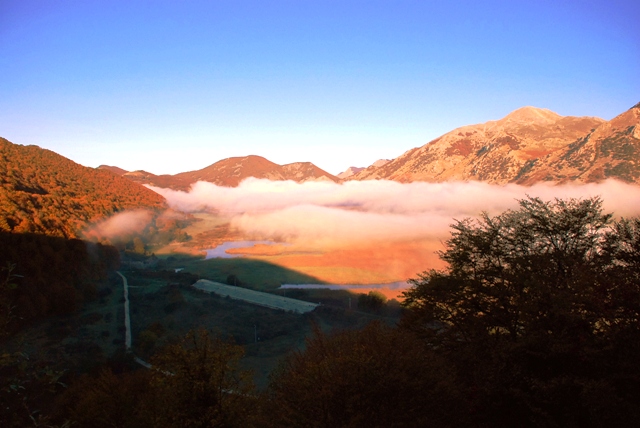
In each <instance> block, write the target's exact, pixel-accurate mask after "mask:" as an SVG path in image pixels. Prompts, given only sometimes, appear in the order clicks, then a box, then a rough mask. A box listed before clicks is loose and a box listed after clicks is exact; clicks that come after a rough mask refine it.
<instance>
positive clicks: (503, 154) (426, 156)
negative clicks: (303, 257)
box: [351, 107, 604, 183]
mask: <svg viewBox="0 0 640 428" xmlns="http://www.w3.org/2000/svg"><path fill="white" fill-rule="evenodd" d="M603 123H604V120H602V119H599V118H594V117H572V116H566V117H563V116H560V115H558V114H556V113H554V112H552V111H550V110H547V109H540V108H535V107H523V108H521V109H518V110H516V111H514V112H512V113H510V114H508V115H507V116H505V117H504V118H502V119H500V120H497V121H490V122H487V123H483V124H478V125H469V126H463V127H461V128H458V129H455V130H453V131H451V132H449V133H447V134H444V135H443V136H441V137H439V138H437V139H435V140H433V141H431V142H429V143H427V144H425V145H424V146H422V147H418V148H414V149H411V150H409V151H407V152H405V153H404V154H402V155H401V156H399V157H398V158H396V159H394V160H392V161H391V162H388V163H387V164H385V165H383V166H381V167H378V168H367V169H366V170H364V171H361V172H359V173H357V174H355V175H353V176H352V177H351V179H354V180H369V179H388V180H395V181H401V182H411V181H431V182H441V181H451V180H461V181H467V180H478V181H487V182H490V183H508V182H512V181H514V180H516V179H518V178H519V176H518V174H519V173H520V171H521V170H522V168H523V167H524V166H525V165H527V163H528V162H530V161H532V160H533V159H537V158H540V157H543V156H545V155H547V154H549V153H552V152H554V151H556V150H558V149H561V148H564V147H566V146H567V145H569V144H570V143H572V142H573V141H575V140H576V139H578V138H581V137H583V136H585V135H586V134H588V133H589V132H591V131H593V130H594V129H595V128H597V127H598V126H600V125H602V124H603Z"/></svg>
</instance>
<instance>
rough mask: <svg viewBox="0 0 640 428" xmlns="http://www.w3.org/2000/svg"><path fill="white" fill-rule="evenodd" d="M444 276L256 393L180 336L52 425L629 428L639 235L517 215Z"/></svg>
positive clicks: (488, 226)
mask: <svg viewBox="0 0 640 428" xmlns="http://www.w3.org/2000/svg"><path fill="white" fill-rule="evenodd" d="M440 256H441V258H442V259H443V260H445V261H446V262H448V268H447V269H445V270H442V271H435V270H432V271H427V272H424V273H423V274H421V275H420V276H419V277H418V278H416V279H414V280H412V284H413V288H411V289H410V290H409V291H408V292H406V300H405V302H404V305H405V307H406V312H405V314H404V315H403V318H402V320H401V322H400V324H399V325H398V326H396V327H386V326H382V325H380V324H376V323H374V324H370V325H369V326H368V327H367V328H365V329H364V330H361V331H345V332H338V333H336V334H333V335H325V334H323V333H321V332H320V330H319V329H317V331H316V333H315V334H314V335H313V337H311V338H310V339H309V340H308V342H307V346H306V347H305V349H304V350H300V351H296V352H294V353H292V354H291V355H290V356H289V357H287V358H286V359H285V360H284V361H283V362H282V364H281V366H280V368H279V369H278V370H276V371H275V372H274V373H273V374H272V377H271V382H270V384H269V386H268V388H267V389H266V390H265V391H261V392H259V391H256V390H255V388H253V386H252V384H251V381H250V377H249V376H248V374H247V373H246V372H244V371H243V370H242V369H241V368H240V365H239V358H240V355H241V352H242V348H241V347H239V346H236V345H231V344H228V343H225V342H224V341H221V340H219V339H217V338H215V337H211V336H210V335H209V334H208V333H206V332H204V331H200V332H195V333H190V334H189V335H187V337H185V338H184V340H182V342H180V343H175V344H172V345H170V346H168V347H167V348H165V349H164V350H161V351H159V352H158V353H157V355H156V356H155V357H154V358H153V359H152V364H154V369H153V370H142V371H141V370H135V371H124V372H118V371H117V370H114V369H113V367H112V368H110V369H107V370H105V371H103V372H102V373H101V374H99V375H96V376H88V377H86V378H83V379H80V380H78V381H76V382H74V384H73V385H72V386H71V387H70V388H69V389H68V390H67V392H66V393H65V394H62V395H60V396H59V401H56V403H55V405H54V406H53V409H52V411H51V413H50V419H48V420H47V422H48V423H51V424H60V425H62V424H65V423H66V424H70V423H72V422H73V423H76V424H77V426H87V427H88V426H91V427H112V426H118V427H129V426H131V427H146V426H149V427H151V426H153V427H170V426H171V427H177V426H191V427H214V426H229V427H233V426H242V427H246V426H256V427H270V426H273V427H281V426H293V427H298V426H300V427H424V426H433V427H460V426H465V427H467V426H468V427H636V426H637V425H638V421H640V365H639V364H638V361H640V219H632V220H620V221H616V222H613V221H612V218H611V216H610V215H608V214H604V213H603V212H602V208H601V201H600V200H599V199H597V198H595V199H587V200H581V201H578V200H570V201H555V202H553V203H545V202H543V201H541V200H539V199H528V200H525V201H521V203H520V209H519V210H516V211H508V212H506V213H503V214H501V215H499V216H496V217H490V216H488V215H484V216H483V217H482V218H481V219H480V220H478V221H472V220H462V221H458V222H456V223H455V225H454V226H453V232H452V236H451V238H450V239H449V240H448V241H447V242H446V248H445V250H444V251H442V252H441V254H440Z"/></svg>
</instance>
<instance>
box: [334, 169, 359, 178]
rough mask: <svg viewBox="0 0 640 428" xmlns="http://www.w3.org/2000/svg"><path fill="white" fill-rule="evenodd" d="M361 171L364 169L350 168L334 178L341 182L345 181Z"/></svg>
mask: <svg viewBox="0 0 640 428" xmlns="http://www.w3.org/2000/svg"><path fill="white" fill-rule="evenodd" d="M363 169H364V167H357V166H350V167H349V168H347V169H345V170H344V171H342V172H341V173H340V174H338V175H336V177H338V178H339V179H341V180H345V179H347V178H349V177H351V176H352V175H354V174H357V173H359V172H360V171H362V170H363Z"/></svg>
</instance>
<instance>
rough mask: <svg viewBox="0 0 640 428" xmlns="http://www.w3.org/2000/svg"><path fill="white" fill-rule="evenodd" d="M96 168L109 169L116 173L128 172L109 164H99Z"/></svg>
mask: <svg viewBox="0 0 640 428" xmlns="http://www.w3.org/2000/svg"><path fill="white" fill-rule="evenodd" d="M97 169H106V170H107V171H111V172H113V173H114V174H116V175H124V174H126V173H127V172H129V171H127V170H126V169H122V168H118V167H117V166H111V165H100V166H99V167H98V168H97Z"/></svg>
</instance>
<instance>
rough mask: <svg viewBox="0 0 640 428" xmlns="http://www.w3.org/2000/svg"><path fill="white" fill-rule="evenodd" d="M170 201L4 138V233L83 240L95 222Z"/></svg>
mask: <svg viewBox="0 0 640 428" xmlns="http://www.w3.org/2000/svg"><path fill="white" fill-rule="evenodd" d="M137 208H151V209H155V208H166V205H165V201H164V198H163V197H161V196H160V195H158V194H157V193H155V192H152V191H151V190H149V189H146V188H144V187H142V186H140V185H138V184H136V183H133V182H131V181H130V180H127V179H125V178H122V177H119V176H118V175H116V174H114V173H112V172H110V171H107V170H104V169H94V168H87V167H84V166H82V165H78V164H77V163H75V162H73V161H71V160H69V159H67V158H65V157H63V156H60V155H58V154H56V153H54V152H52V151H50V150H45V149H42V148H40V147H38V146H22V145H18V144H13V143H11V142H9V141H8V140H6V139H4V138H0V230H1V231H6V232H18V233H25V232H33V233H38V234H46V235H51V236H62V237H67V238H74V237H78V236H79V234H80V231H81V230H82V228H84V227H85V226H86V225H87V224H89V223H90V222H93V221H96V220H100V219H102V218H105V217H108V216H109V215H111V214H113V213H115V212H118V211H122V210H126V209H137Z"/></svg>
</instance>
